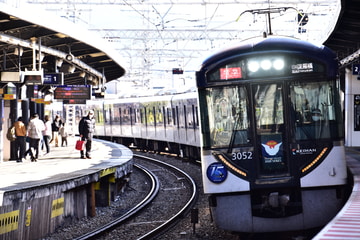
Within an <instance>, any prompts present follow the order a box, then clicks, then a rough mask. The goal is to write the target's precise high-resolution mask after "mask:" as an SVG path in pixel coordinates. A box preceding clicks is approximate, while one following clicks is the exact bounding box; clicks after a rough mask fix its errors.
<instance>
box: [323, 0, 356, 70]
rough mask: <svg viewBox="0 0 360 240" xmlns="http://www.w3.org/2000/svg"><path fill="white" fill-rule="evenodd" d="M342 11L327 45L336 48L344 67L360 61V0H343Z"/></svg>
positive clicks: (326, 42)
mask: <svg viewBox="0 0 360 240" xmlns="http://www.w3.org/2000/svg"><path fill="white" fill-rule="evenodd" d="M341 5H342V6H341V12H340V16H339V19H338V21H337V24H336V26H335V28H334V31H333V32H332V33H331V34H330V36H329V38H328V39H327V40H326V41H325V43H324V44H325V45H326V46H328V47H330V48H331V49H332V50H334V51H335V52H336V53H337V55H338V58H339V60H340V64H341V66H342V67H346V66H348V65H350V64H351V63H353V62H359V56H360V21H359V15H360V0H342V1H341Z"/></svg>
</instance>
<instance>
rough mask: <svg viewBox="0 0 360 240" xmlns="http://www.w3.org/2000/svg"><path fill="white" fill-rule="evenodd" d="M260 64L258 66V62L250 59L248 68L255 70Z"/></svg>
mask: <svg viewBox="0 0 360 240" xmlns="http://www.w3.org/2000/svg"><path fill="white" fill-rule="evenodd" d="M259 68H260V66H259V62H257V61H250V62H248V69H249V71H250V72H253V73H254V72H257V71H258V70H259Z"/></svg>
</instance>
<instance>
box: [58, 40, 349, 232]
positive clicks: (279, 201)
mask: <svg viewBox="0 0 360 240" xmlns="http://www.w3.org/2000/svg"><path fill="white" fill-rule="evenodd" d="M196 81H197V91H196V92H190V93H182V94H175V95H170V96H153V97H137V98H126V99H109V100H107V99H97V100H91V101H87V103H86V105H72V106H68V108H67V109H66V110H65V112H66V114H67V115H68V118H67V119H68V120H70V119H72V120H71V121H72V122H73V123H71V121H70V124H74V125H76V122H77V121H79V118H80V117H81V116H82V115H84V114H85V111H86V109H93V110H94V111H95V119H96V121H97V123H96V136H97V137H99V138H103V139H107V140H110V141H115V142H118V143H121V144H124V145H126V146H128V147H130V148H140V149H142V150H146V151H154V152H169V153H175V154H177V155H178V156H180V157H184V158H189V159H201V168H202V179H203V191H204V193H205V194H208V196H209V209H210V210H211V211H210V212H211V215H212V219H213V221H214V222H215V224H216V226H217V227H218V228H221V229H224V230H227V231H232V232H247V233H249V232H250V233H255V232H278V231H293V230H294V231H295V230H304V229H311V228H316V227H320V226H323V225H325V224H326V223H327V222H328V221H329V220H330V219H331V218H333V217H334V216H335V215H336V213H337V212H338V211H339V210H340V209H341V207H342V206H343V204H344V202H345V201H346V198H347V194H346V185H347V182H348V174H347V167H346V162H345V147H344V126H343V114H342V111H343V106H342V99H341V90H340V81H339V76H338V60H337V57H336V55H335V54H334V53H333V52H332V51H331V50H330V49H329V48H327V47H325V46H322V45H320V46H317V45H314V44H311V43H308V42H305V41H301V40H297V39H293V38H286V37H275V36H269V37H266V38H253V39H250V40H247V41H243V42H240V43H239V44H237V45H234V46H231V47H229V48H227V49H224V50H221V51H219V52H217V53H214V54H213V55H211V56H210V57H208V58H207V59H205V60H204V61H203V63H202V65H201V67H200V69H199V71H197V72H196Z"/></svg>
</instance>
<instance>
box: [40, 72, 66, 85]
mask: <svg viewBox="0 0 360 240" xmlns="http://www.w3.org/2000/svg"><path fill="white" fill-rule="evenodd" d="M43 84H44V85H63V84H64V73H63V72H61V73H44V83H43Z"/></svg>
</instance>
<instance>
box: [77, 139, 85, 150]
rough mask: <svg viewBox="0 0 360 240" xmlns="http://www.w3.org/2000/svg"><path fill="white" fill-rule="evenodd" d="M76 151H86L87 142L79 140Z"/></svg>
mask: <svg viewBox="0 0 360 240" xmlns="http://www.w3.org/2000/svg"><path fill="white" fill-rule="evenodd" d="M75 149H76V150H79V151H82V150H84V149H85V141H82V140H77V141H76V144H75Z"/></svg>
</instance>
